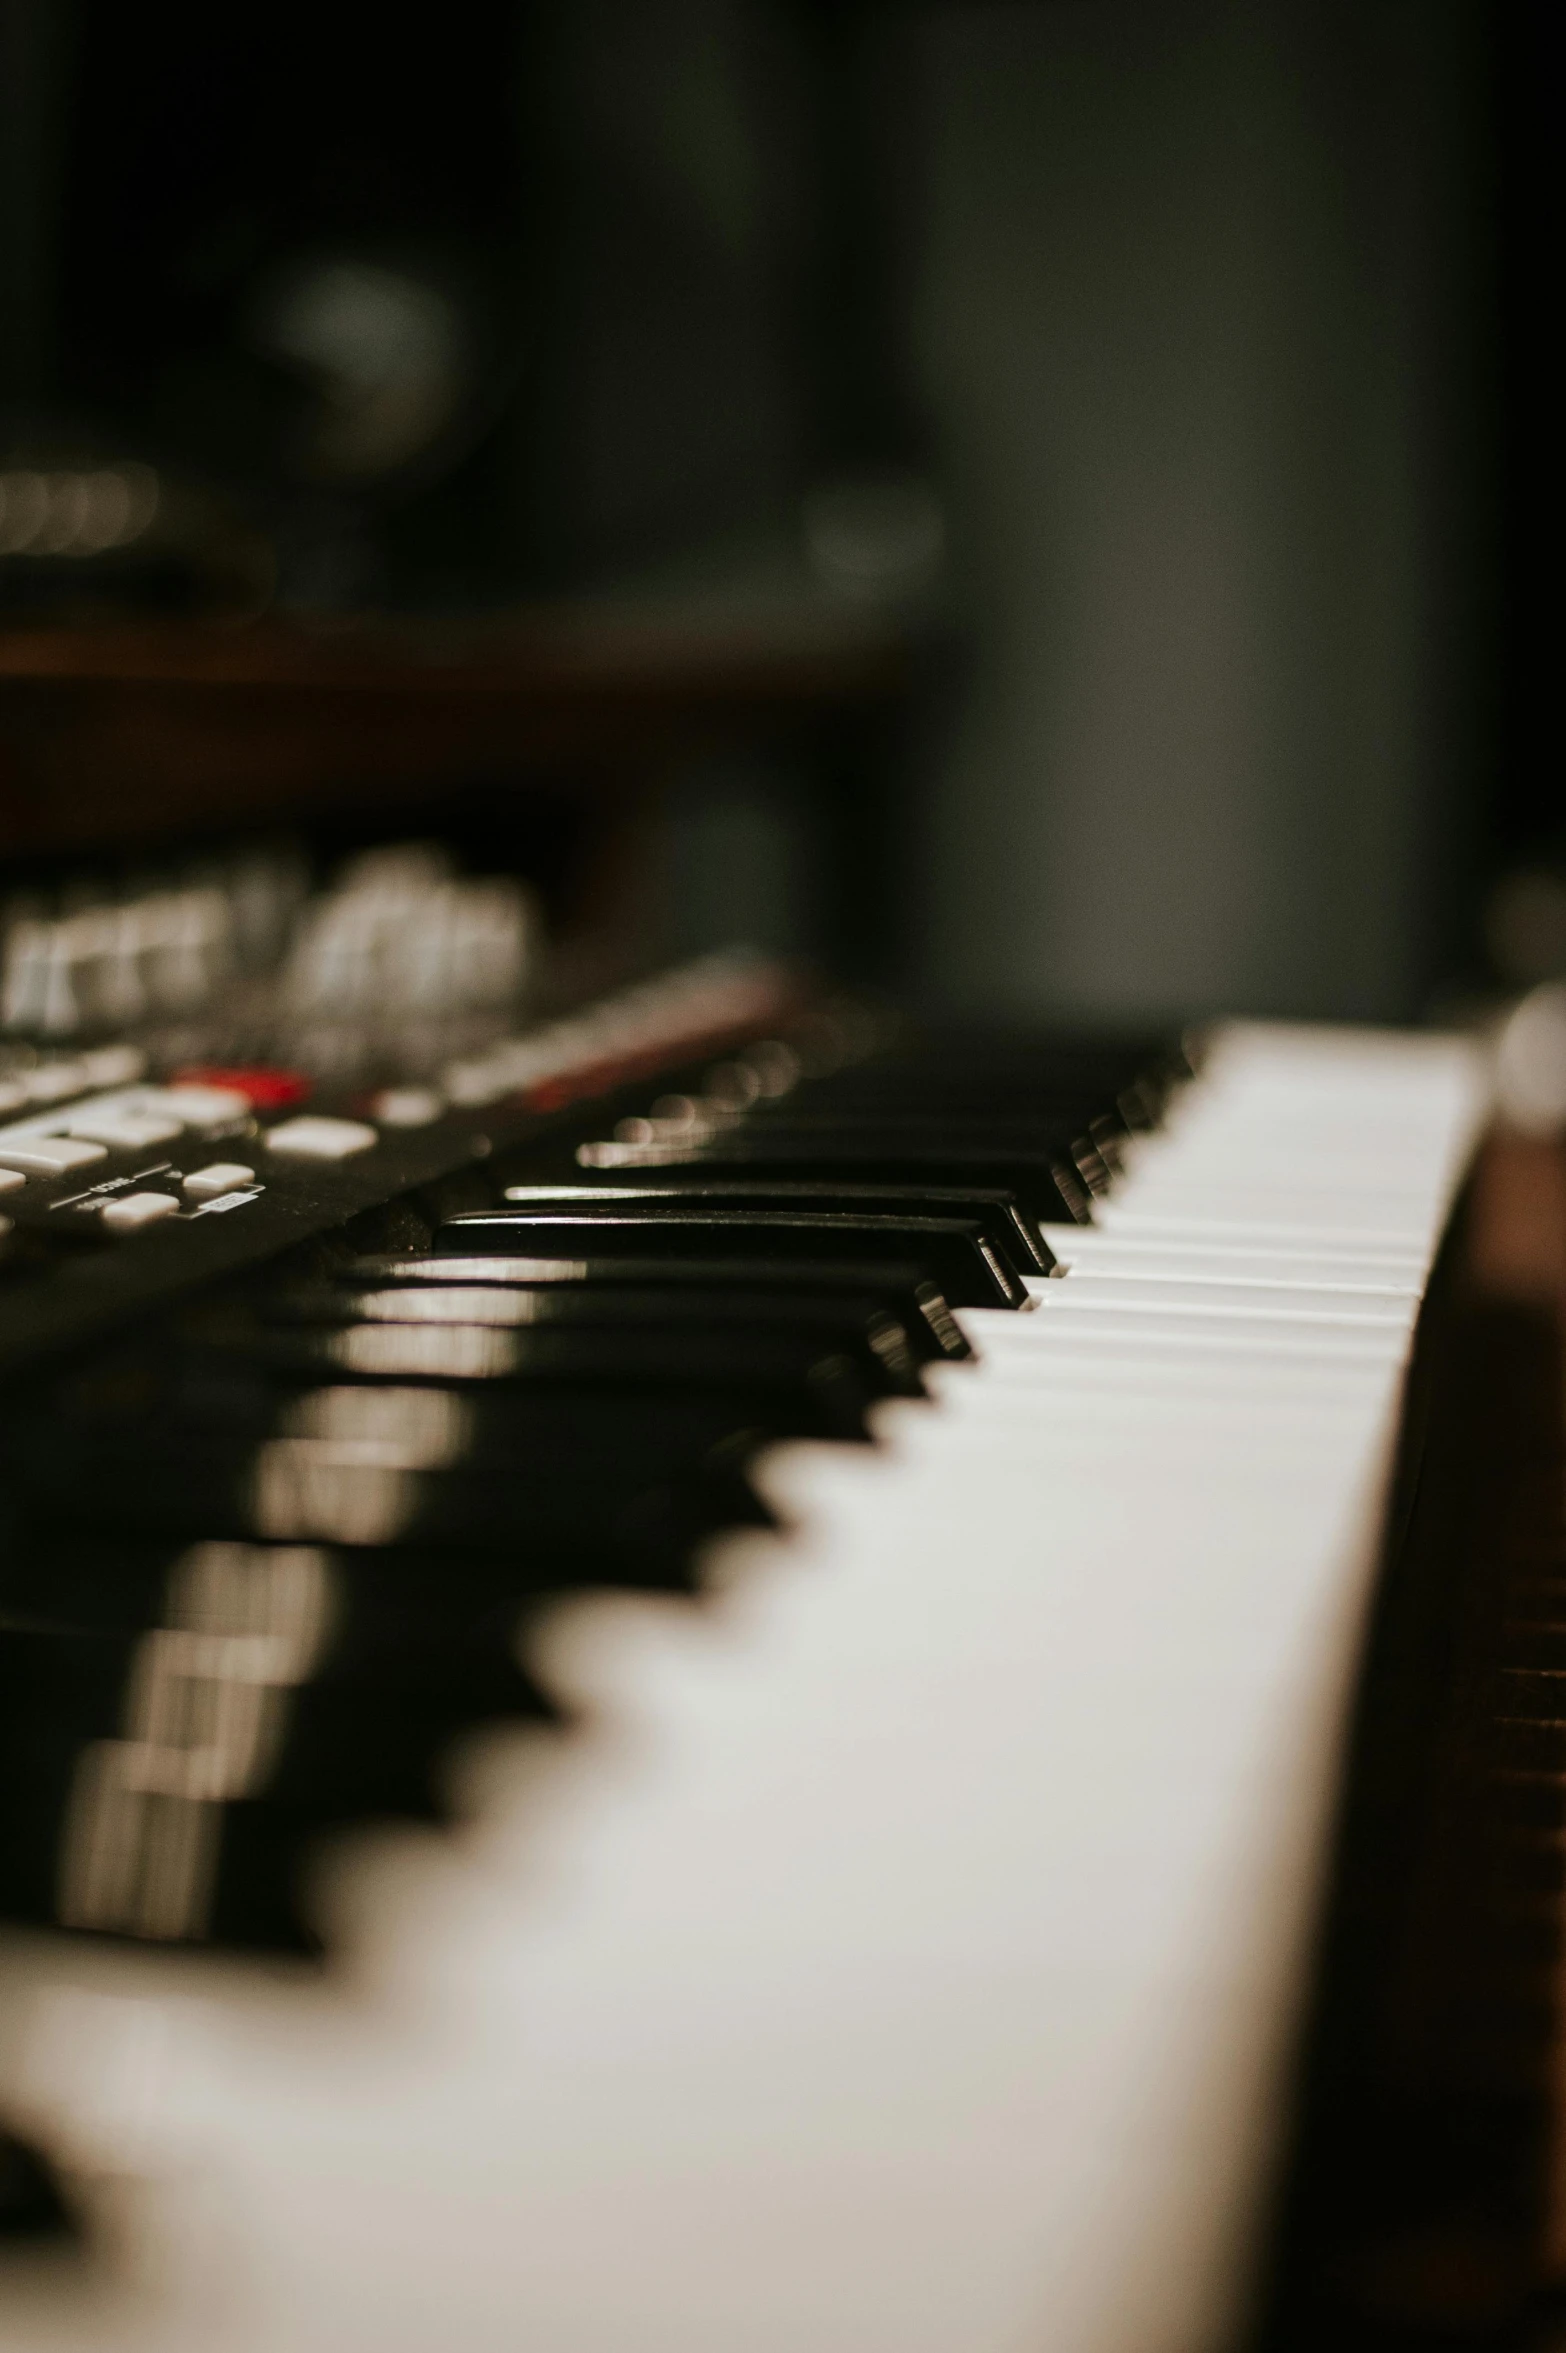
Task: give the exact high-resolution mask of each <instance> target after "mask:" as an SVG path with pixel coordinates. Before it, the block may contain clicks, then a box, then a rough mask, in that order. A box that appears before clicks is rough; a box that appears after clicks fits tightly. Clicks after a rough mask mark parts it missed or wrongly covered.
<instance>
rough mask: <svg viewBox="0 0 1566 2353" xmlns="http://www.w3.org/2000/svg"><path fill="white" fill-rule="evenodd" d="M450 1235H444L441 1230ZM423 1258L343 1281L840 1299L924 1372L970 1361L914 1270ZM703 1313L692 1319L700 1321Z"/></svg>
mask: <svg viewBox="0 0 1566 2353" xmlns="http://www.w3.org/2000/svg"><path fill="white" fill-rule="evenodd" d="M443 1230H444V1229H443ZM437 1253H438V1254H431V1255H429V1256H426V1257H419V1258H412V1257H357V1258H354V1259H351V1260H348V1261H346V1262H345V1263H344V1265H343V1267H342V1268H341V1269H340V1270H339V1275H340V1279H344V1280H353V1281H360V1280H363V1281H366V1282H373V1283H376V1284H385V1283H406V1284H408V1285H410V1286H413V1287H415V1288H421V1287H429V1286H431V1285H445V1284H450V1283H479V1284H489V1285H494V1286H497V1287H500V1288H503V1289H509V1290H523V1291H530V1292H531V1291H541V1290H549V1291H556V1292H561V1293H565V1294H568V1295H570V1294H579V1295H583V1296H590V1295H592V1294H593V1293H595V1292H597V1291H600V1290H608V1291H614V1292H624V1291H627V1290H631V1289H636V1290H653V1291H660V1292H662V1291H668V1290H671V1289H677V1290H679V1291H682V1292H684V1293H686V1294H688V1295H689V1296H690V1297H691V1298H692V1299H693V1300H697V1301H702V1302H705V1301H706V1300H708V1299H722V1298H725V1297H728V1296H730V1295H737V1294H740V1293H745V1292H757V1291H759V1292H764V1293H768V1294H770V1295H772V1296H774V1297H777V1298H781V1299H793V1298H796V1297H804V1296H806V1295H812V1296H819V1297H823V1298H824V1297H828V1296H831V1297H837V1296H839V1295H840V1296H841V1297H842V1298H843V1299H844V1300H845V1301H847V1300H855V1301H858V1300H866V1301H869V1302H870V1303H871V1305H872V1306H873V1307H874V1308H875V1309H877V1310H879V1311H880V1312H883V1313H885V1314H887V1315H889V1316H890V1317H892V1318H893V1320H894V1321H895V1322H896V1323H897V1324H898V1325H899V1327H900V1328H901V1329H902V1330H903V1331H904V1332H906V1334H907V1338H908V1343H909V1346H910V1348H911V1349H912V1350H913V1352H914V1354H915V1356H916V1357H917V1358H918V1360H919V1362H920V1363H921V1364H926V1363H933V1362H935V1361H936V1360H937V1359H939V1358H943V1357H944V1358H948V1359H955V1360H960V1359H962V1358H965V1357H969V1356H971V1355H972V1353H973V1350H972V1347H971V1345H970V1343H969V1342H968V1341H967V1340H965V1339H964V1337H963V1335H962V1333H961V1332H960V1331H959V1330H958V1328H957V1325H956V1323H955V1322H954V1320H953V1318H952V1314H951V1310H950V1307H949V1306H948V1304H947V1301H946V1299H945V1298H944V1297H943V1295H942V1293H941V1291H940V1290H939V1288H938V1286H937V1285H936V1284H934V1283H932V1282H931V1281H930V1280H929V1279H928V1277H927V1276H926V1275H925V1274H923V1273H922V1271H921V1270H920V1269H919V1268H918V1267H917V1266H912V1265H908V1264H904V1263H899V1262H898V1261H897V1260H895V1259H875V1260H865V1259H857V1260H856V1259H846V1260H844V1261H842V1262H841V1263H824V1262H822V1261H820V1260H816V1261H813V1262H806V1263H800V1262H797V1261H796V1262H794V1263H792V1264H790V1265H788V1266H779V1265H778V1264H777V1262H776V1261H775V1260H767V1259H760V1258H752V1259H718V1260H714V1259H700V1258H677V1257H673V1256H669V1257H664V1256H658V1257H646V1258H635V1257H620V1256H619V1255H616V1256H615V1257H612V1258H604V1257H595V1256H593V1255H591V1254H590V1253H588V1254H584V1255H583V1256H582V1257H580V1258H564V1259H560V1258H553V1259H552V1258H526V1257H522V1256H519V1255H517V1254H516V1253H514V1252H497V1253H495V1254H494V1255H484V1256H465V1255H463V1254H462V1253H461V1252H460V1251H459V1250H458V1249H456V1248H452V1249H450V1250H449V1251H448V1250H441V1249H440V1246H439V1243H438V1242H437ZM703 1311H704V1310H703V1308H702V1307H699V1306H698V1307H696V1308H694V1309H693V1313H695V1314H696V1315H697V1316H698V1317H699V1316H700V1314H701V1313H702V1312H703Z"/></svg>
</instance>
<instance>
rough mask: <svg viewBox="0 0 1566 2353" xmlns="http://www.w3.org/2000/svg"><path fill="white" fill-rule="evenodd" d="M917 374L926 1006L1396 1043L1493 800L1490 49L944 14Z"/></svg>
mask: <svg viewBox="0 0 1566 2353" xmlns="http://www.w3.org/2000/svg"><path fill="white" fill-rule="evenodd" d="M909 37H910V38H912V39H914V40H915V41H916V42H917V44H918V47H919V54H920V58H921V63H922V67H923V88H924V91H925V110H926V128H925V132H924V136H925V137H926V139H927V141H928V152H929V159H930V162H929V209H928V214H927V221H926V229H925V238H924V244H923V258H924V267H923V276H922V284H921V289H920V295H919V303H918V329H919V349H920V359H921V366H922V371H923V377H924V381H925V384H926V386H927V388H928V397H929V401H930V405H931V409H932V412H933V415H934V417H935V419H936V422H937V431H938V440H939V447H940V450H941V453H942V457H943V460H944V463H945V466H946V468H947V471H948V478H949V481H950V484H951V507H952V514H953V518H954V532H955V536H956V540H957V546H958V551H959V560H960V564H961V569H962V575H963V580H964V584H965V587H966V590H967V593H968V595H969V597H970V598H971V603H972V610H973V614H974V617H975V622H976V625H977V637H978V643H979V646H980V649H981V651H980V661H979V678H978V684H977V691H976V693H975V696H974V699H973V702H972V706H971V708H970V710H969V712H968V715H967V720H966V723H965V725H964V727H963V730H962V736H961V741H960V743H959V745H958V747H957V749H956V751H955V753H954V755H953V757H952V759H951V762H950V765H949V766H948V768H947V770H946V772H945V775H944V777H943V780H942V784H941V789H940V792H939V795H938V798H937V803H936V807H935V811H934V818H933V828H932V847H931V858H930V868H929V871H930V885H931V887H930V890H929V894H928V905H927V910H926V935H925V936H926V940H927V954H928V958H929V970H930V973H931V976H932V978H934V979H935V980H936V981H937V982H938V983H939V984H940V985H941V986H942V987H944V988H945V989H947V990H949V991H951V992H953V993H956V994H958V995H960V996H962V997H965V998H970V999H977V1000H980V1001H986V1002H1000V1003H1007V1004H1026V1005H1047V1006H1071V1007H1078V1008H1084V1009H1089V1010H1093V1011H1105V1012H1111V1011H1112V1012H1132V1011H1137V1012H1140V1011H1143V1010H1147V1009H1162V1008H1170V1009H1174V1008H1181V1009H1199V1008H1203V1007H1218V1006H1238V1007H1246V1008H1252V1009H1255V1010H1258V1011H1263V1010H1265V1011H1279V1012H1289V1013H1310V1014H1317V1013H1320V1014H1331V1015H1338V1014H1351V1015H1372V1016H1382V1017H1384V1016H1399V1015H1406V1014H1408V1013H1410V1012H1412V1011H1414V1010H1415V1009H1416V1007H1417V1006H1418V1004H1419V1002H1420V1000H1421V998H1422V995H1423V993H1424V991H1425V990H1426V989H1427V988H1428V986H1429V985H1430V983H1431V981H1432V980H1433V979H1434V978H1435V977H1436V975H1437V974H1438V973H1440V972H1441V970H1442V969H1443V966H1445V965H1447V964H1449V961H1450V959H1451V957H1452V956H1453V955H1454V954H1455V953H1457V952H1458V949H1457V944H1456V939H1455V933H1456V931H1457V929H1458V928H1459V926H1460V921H1461V916H1460V914H1459V915H1458V916H1457V917H1456V919H1455V920H1454V910H1453V900H1454V896H1455V895H1457V894H1455V893H1454V886H1453V866H1454V862H1455V861H1456V860H1457V858H1458V855H1459V851H1460V847H1461V843H1462V840H1463V836H1464V832H1465V828H1466V827H1468V826H1469V825H1470V824H1471V810H1472V803H1473V799H1474V796H1475V794H1476V793H1477V792H1479V791H1481V790H1482V789H1483V786H1484V782H1485V776H1484V762H1485V758H1486V752H1485V746H1484V743H1483V740H1482V730H1481V725H1480V701H1481V697H1482V693H1483V687H1484V670H1485V661H1486V655H1485V650H1484V634H1485V629H1486V627H1487V620H1486V616H1485V614H1484V611H1483V602H1484V598H1483V588H1482V582H1480V581H1479V579H1478V573H1479V572H1482V570H1483V566H1484V563H1485V560H1486V559H1485V557H1484V554H1483V547H1482V541H1483V535H1484V529H1485V523H1484V516H1485V509H1486V504H1487V500H1488V497H1489V485H1488V482H1487V479H1486V477H1487V473H1488V469H1489V467H1490V464H1491V459H1490V455H1489V444H1488V419H1487V415H1486V412H1485V406H1484V403H1485V397H1486V394H1485V376H1486V371H1487V368H1488V366H1489V364H1490V362H1489V359H1488V356H1487V354H1488V350H1489V344H1490V334H1491V330H1490V327H1489V323H1488V321H1487V319H1486V317H1485V311H1484V304H1485V299H1486V282H1485V269H1484V262H1483V249H1484V234H1485V232H1484V228H1483V213H1484V207H1485V202H1486V198H1485V192H1484V184H1483V183H1484V173H1485V167H1486V151H1485V145H1484V137H1485V133H1484V119H1485V118H1484V96H1483V83H1484V77H1485V74H1486V71H1487V60H1486V53H1485V49H1484V45H1483V42H1482V39H1481V24H1480V20H1479V13H1478V11H1476V10H1475V9H1473V8H1471V7H1468V6H1465V5H1460V4H1456V0H1357V4H1356V5H1353V6H1341V5H1321V4H1319V0H1315V4H1312V5H1310V6H1304V5H1273V6H1264V5H1257V4H1256V0H1247V4H1240V5H1221V4H1219V5H1214V4H1210V0H1160V4H1157V5H1149V6H1143V5H1137V4H1136V0H1117V4H1116V5H1113V6H1108V7H1105V6H1102V5H1096V4H1094V0H1053V4H1051V5H1041V6H1032V7H1020V6H979V7H973V8H966V9H945V10H939V11H930V12H927V13H925V14H924V16H923V17H922V19H921V21H920V22H919V23H918V25H917V26H916V27H914V28H911V31H910V36H909Z"/></svg>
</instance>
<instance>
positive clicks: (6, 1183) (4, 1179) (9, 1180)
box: [0, 1168, 27, 1193]
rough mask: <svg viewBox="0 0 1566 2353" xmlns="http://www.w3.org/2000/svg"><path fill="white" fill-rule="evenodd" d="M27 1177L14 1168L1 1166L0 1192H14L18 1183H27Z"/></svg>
mask: <svg viewBox="0 0 1566 2353" xmlns="http://www.w3.org/2000/svg"><path fill="white" fill-rule="evenodd" d="M26 1182H27V1179H26V1177H24V1176H22V1175H20V1174H19V1173H18V1172H17V1170H16V1169H14V1168H0V1193H14V1192H15V1191H16V1188H17V1186H18V1185H25V1184H26Z"/></svg>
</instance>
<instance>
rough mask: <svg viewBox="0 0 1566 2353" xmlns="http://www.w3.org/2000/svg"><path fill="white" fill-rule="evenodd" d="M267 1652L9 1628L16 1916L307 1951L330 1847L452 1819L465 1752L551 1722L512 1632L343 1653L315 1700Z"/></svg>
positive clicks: (1, 1675)
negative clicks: (506, 1731)
mask: <svg viewBox="0 0 1566 2353" xmlns="http://www.w3.org/2000/svg"><path fill="white" fill-rule="evenodd" d="M267 1641H268V1637H266V1636H265V1635H254V1636H252V1635H249V1634H246V1635H242V1636H237V1637H236V1636H232V1635H226V1634H223V1633H217V1632H203V1631H197V1630H193V1629H191V1628H189V1627H184V1626H176V1627H168V1626H163V1627H157V1628H153V1629H149V1630H148V1631H146V1632H144V1633H141V1634H125V1633H110V1632H105V1633H98V1632H80V1631H67V1632H61V1631H58V1630H48V1631H43V1630H37V1629H30V1628H29V1629H18V1628H14V1627H11V1628H0V1913H3V1914H4V1916H6V1917H8V1918H11V1919H20V1920H33V1921H40V1922H49V1921H57V1922H59V1923H60V1924H61V1925H63V1926H66V1927H77V1928H84V1929H98V1930H103V1931H107V1932H110V1933H120V1934H130V1935H137V1936H143V1937H153V1938H161V1939H169V1940H200V1941H210V1942H215V1943H220V1944H224V1943H232V1944H242V1945H248V1946H274V1945H275V1946H281V1947H285V1948H288V1947H292V1948H299V1947H304V1948H306V1949H308V1948H309V1947H310V1946H311V1945H312V1944H313V1942H314V1938H313V1934H312V1931H311V1928H310V1925H309V1923H308V1920H307V1919H306V1918H305V1917H304V1916H303V1915H302V1913H301V1910H300V1903H299V1898H300V1893H301V1889H300V1869H301V1865H302V1864H303V1863H304V1861H305V1859H306V1857H307V1856H308V1854H309V1852H310V1850H311V1848H312V1846H313V1845H314V1844H315V1843H316V1841H317V1840H319V1838H320V1837H321V1836H322V1835H323V1834H324V1833H326V1832H328V1831H331V1830H333V1829H336V1828H338V1827H340V1826H343V1825H346V1824H350V1823H353V1822H363V1821H366V1820H372V1819H375V1818H377V1817H381V1816H386V1815H400V1816H404V1817H414V1818H427V1819H438V1818H440V1816H441V1814H442V1812H443V1810H444V1809H443V1806H442V1802H441V1791H440V1783H439V1772H440V1761H441V1759H442V1758H443V1757H444V1756H445V1755H446V1754H447V1753H448V1752H449V1749H450V1746H451V1743H452V1741H453V1740H454V1739H455V1738H457V1737H458V1736H459V1735H460V1734H461V1733H462V1732H463V1731H464V1730H465V1729H467V1728H468V1727H470V1726H472V1725H473V1724H476V1723H482V1722H484V1721H487V1720H493V1719H497V1718H502V1717H518V1716H529V1715H531V1716H535V1717H538V1718H540V1719H547V1718H549V1717H551V1716H552V1715H553V1713H554V1710H553V1708H552V1706H551V1705H550V1703H549V1702H548V1701H547V1700H546V1699H545V1697H544V1695H543V1694H542V1693H541V1692H540V1691H539V1690H538V1689H537V1687H536V1686H535V1685H533V1684H532V1683H531V1682H530V1681H529V1679H528V1678H527V1677H526V1676H525V1675H524V1674H523V1672H522V1670H521V1668H520V1666H519V1665H518V1664H517V1663H516V1660H515V1657H514V1651H513V1644H512V1642H511V1641H510V1640H509V1639H507V1638H506V1637H505V1636H503V1635H501V1634H500V1633H499V1631H498V1630H496V1631H491V1630H489V1629H485V1630H483V1631H482V1632H481V1633H480V1634H479V1635H478V1636H476V1637H475V1636H472V1635H469V1636H467V1638H463V1637H462V1636H456V1637H453V1636H451V1635H449V1634H448V1635H446V1636H445V1638H444V1639H436V1638H435V1636H434V1634H433V1633H432V1632H431V1630H430V1629H428V1628H426V1629H425V1630H424V1632H423V1635H422V1638H421V1639H420V1640H419V1641H418V1642H417V1643H416V1644H407V1643H401V1644H395V1645H394V1644H390V1643H386V1642H384V1641H381V1642H379V1643H371V1644H369V1645H366V1644H365V1643H363V1642H362V1641H361V1642H360V1643H359V1644H358V1645H354V1644H352V1643H348V1644H344V1643H342V1642H341V1641H340V1640H339V1639H337V1638H335V1636H331V1635H329V1637H328V1640H327V1645H326V1655H325V1656H324V1658H322V1659H320V1660H312V1661H309V1662H306V1663H303V1664H301V1666H300V1670H299V1674H298V1676H297V1679H295V1678H293V1677H292V1676H291V1675H290V1673H289V1664H290V1662H289V1661H288V1659H287V1658H286V1656H282V1655H280V1653H281V1651H282V1650H285V1649H286V1645H275V1646H274V1653H268V1652H267V1651H266V1650H265V1648H264V1646H265V1644H266V1643H267ZM258 1645H261V1646H263V1647H262V1648H261V1649H260V1650H258V1648H257V1646H258Z"/></svg>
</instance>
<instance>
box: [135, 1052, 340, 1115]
mask: <svg viewBox="0 0 1566 2353" xmlns="http://www.w3.org/2000/svg"><path fill="white" fill-rule="evenodd" d="M168 1083H169V1085H170V1086H171V1087H232V1088H233V1089H234V1092H235V1093H236V1094H238V1095H248V1096H249V1097H250V1100H251V1102H252V1103H253V1104H254V1106H255V1108H256V1110H257V1111H281V1110H283V1109H284V1108H285V1106H286V1105H288V1104H290V1103H302V1102H303V1101H304V1099H305V1097H306V1096H307V1095H308V1094H309V1092H310V1081H309V1080H308V1079H307V1078H306V1077H305V1076H304V1074H303V1072H302V1071H298V1070H270V1069H266V1068H256V1069H247V1070H241V1069H231V1068H229V1067H228V1066H227V1065H226V1064H222V1063H216V1062H199V1063H194V1064H192V1066H191V1068H190V1069H188V1070H177V1071H176V1072H175V1073H174V1076H173V1077H172V1078H171V1079H170V1080H169V1082H168Z"/></svg>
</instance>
